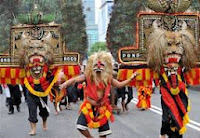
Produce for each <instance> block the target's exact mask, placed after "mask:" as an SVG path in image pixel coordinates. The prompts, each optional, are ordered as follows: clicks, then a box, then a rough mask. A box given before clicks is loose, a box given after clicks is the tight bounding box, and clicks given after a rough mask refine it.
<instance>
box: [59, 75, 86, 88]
mask: <svg viewBox="0 0 200 138" xmlns="http://www.w3.org/2000/svg"><path fill="white" fill-rule="evenodd" d="M84 80H85V75H80V76H77V77H74V78H71V79H69V80H67V81H65V82H64V83H63V84H61V85H59V88H60V89H63V88H66V87H67V86H69V85H71V84H73V83H76V82H83V81H84Z"/></svg>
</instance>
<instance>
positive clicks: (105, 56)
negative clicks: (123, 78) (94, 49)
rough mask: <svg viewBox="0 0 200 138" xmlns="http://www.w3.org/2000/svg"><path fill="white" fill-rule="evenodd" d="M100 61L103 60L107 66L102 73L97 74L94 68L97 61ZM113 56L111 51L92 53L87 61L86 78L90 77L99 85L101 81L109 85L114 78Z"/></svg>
mask: <svg viewBox="0 0 200 138" xmlns="http://www.w3.org/2000/svg"><path fill="white" fill-rule="evenodd" d="M98 61H101V62H102V63H104V65H105V68H104V70H103V71H102V72H101V73H100V75H97V74H96V73H95V71H94V70H93V67H94V65H95V63H97V62H98ZM112 63H113V57H112V55H111V54H110V53H108V52H105V51H101V52H98V53H94V54H92V55H91V56H90V57H89V59H88V62H87V65H86V70H85V76H86V78H89V79H90V81H91V82H92V83H95V84H96V85H98V84H99V83H103V84H105V85H108V83H111V80H112V77H113V76H112V71H113V66H112V65H113V64H112Z"/></svg>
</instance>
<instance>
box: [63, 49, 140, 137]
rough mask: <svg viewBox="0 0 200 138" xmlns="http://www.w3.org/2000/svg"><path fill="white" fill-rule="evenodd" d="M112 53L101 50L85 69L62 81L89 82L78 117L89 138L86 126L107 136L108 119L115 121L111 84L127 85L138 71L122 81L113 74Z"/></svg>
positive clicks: (79, 127) (69, 82)
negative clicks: (76, 75) (80, 73)
mask: <svg viewBox="0 0 200 138" xmlns="http://www.w3.org/2000/svg"><path fill="white" fill-rule="evenodd" d="M112 61H113V59H112V55H111V54H110V53H108V52H104V51H101V52H98V53H94V54H93V55H91V56H90V57H89V59H88V62H87V66H86V70H85V73H84V74H83V75H81V76H78V77H75V78H72V79H70V80H68V81H66V82H65V83H63V84H62V85H60V88H61V89H62V88H65V87H67V86H69V85H70V84H73V83H75V82H83V81H85V82H86V85H85V86H84V94H85V95H84V96H85V98H84V101H83V103H82V104H81V107H80V115H79V117H78V120H77V129H78V130H79V131H80V132H81V133H82V134H83V135H84V136H85V137H87V138H91V137H92V136H91V134H90V133H89V131H88V129H87V127H89V128H98V129H99V136H100V137H102V138H104V137H106V136H107V135H109V134H111V130H110V127H109V124H108V120H111V121H114V118H113V115H112V109H111V105H110V103H109V99H108V96H109V94H110V89H111V85H113V86H116V87H124V86H125V85H127V84H128V83H130V82H131V80H132V79H134V78H135V77H136V76H137V75H138V73H137V72H135V73H133V74H132V76H131V77H130V78H129V79H127V80H125V81H122V82H119V81H118V80H116V79H114V78H113V75H112V72H113V66H112Z"/></svg>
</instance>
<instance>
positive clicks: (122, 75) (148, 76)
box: [117, 68, 159, 86]
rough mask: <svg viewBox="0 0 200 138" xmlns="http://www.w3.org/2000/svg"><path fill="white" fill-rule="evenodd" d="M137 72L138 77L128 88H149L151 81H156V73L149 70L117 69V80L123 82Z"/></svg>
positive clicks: (157, 76)
mask: <svg viewBox="0 0 200 138" xmlns="http://www.w3.org/2000/svg"><path fill="white" fill-rule="evenodd" d="M135 71H137V72H138V73H139V75H138V76H137V77H136V78H135V79H134V80H132V81H131V82H130V83H129V85H130V86H151V85H152V81H153V79H158V78H159V75H158V73H155V72H153V71H151V70H150V69H147V68H143V69H119V71H118V77H117V78H118V80H119V81H123V80H126V79H128V78H130V77H131V75H132V74H133V73H134V72H135Z"/></svg>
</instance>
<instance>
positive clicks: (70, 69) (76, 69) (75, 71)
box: [63, 65, 81, 80]
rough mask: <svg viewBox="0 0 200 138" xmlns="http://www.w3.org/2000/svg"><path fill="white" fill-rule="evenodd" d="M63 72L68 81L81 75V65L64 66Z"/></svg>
mask: <svg viewBox="0 0 200 138" xmlns="http://www.w3.org/2000/svg"><path fill="white" fill-rule="evenodd" d="M63 71H64V74H65V76H66V80H68V79H70V78H73V77H75V76H77V75H80V73H81V69H80V66H79V65H65V66H63Z"/></svg>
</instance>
